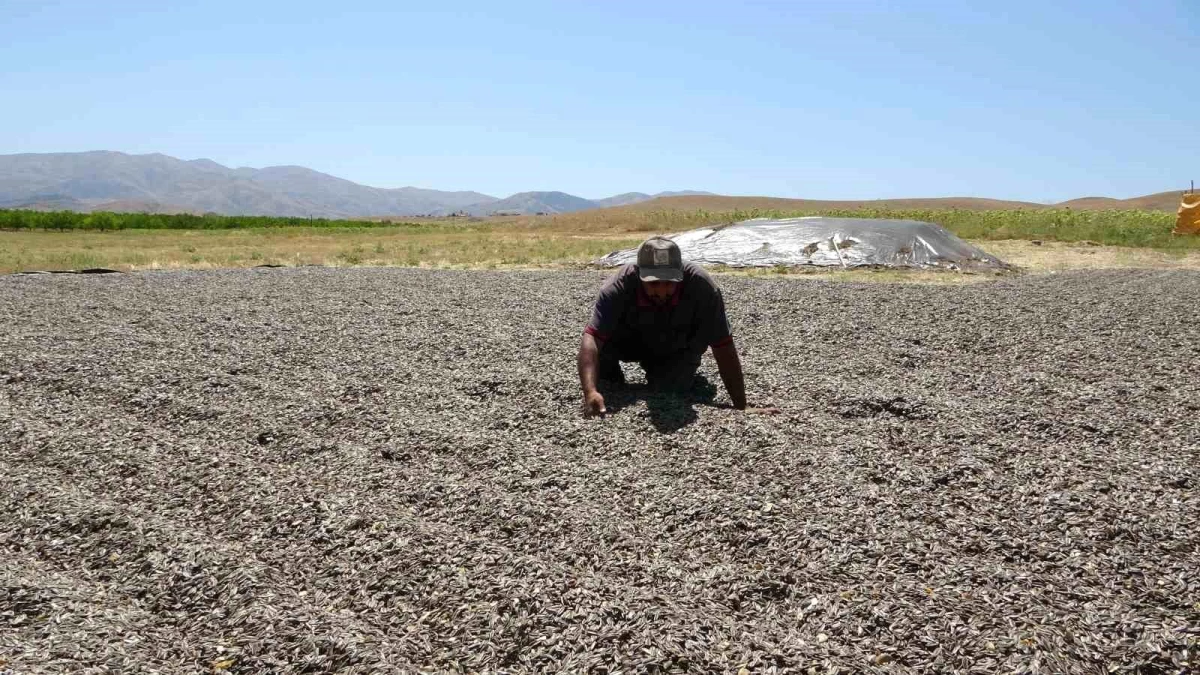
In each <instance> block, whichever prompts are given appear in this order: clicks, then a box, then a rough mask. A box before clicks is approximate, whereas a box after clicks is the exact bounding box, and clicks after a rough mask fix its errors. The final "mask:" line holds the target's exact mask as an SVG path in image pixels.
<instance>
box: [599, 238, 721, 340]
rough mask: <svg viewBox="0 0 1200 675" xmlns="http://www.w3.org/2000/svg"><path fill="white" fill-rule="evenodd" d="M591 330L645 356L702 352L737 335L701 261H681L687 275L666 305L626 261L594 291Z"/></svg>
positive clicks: (714, 284)
mask: <svg viewBox="0 0 1200 675" xmlns="http://www.w3.org/2000/svg"><path fill="white" fill-rule="evenodd" d="M585 331H586V332H587V333H590V334H592V335H594V336H596V338H597V339H600V340H606V341H608V340H612V341H616V342H620V343H622V344H623V345H624V346H625V347H626V348H632V349H634V350H636V351H639V352H642V353H644V354H646V355H647V356H651V357H658V358H669V357H671V356H675V355H682V354H690V355H700V354H703V353H704V351H705V350H707V349H708V348H709V347H719V346H721V345H724V344H727V343H729V342H731V341H732V340H733V335H732V331H731V329H730V326H729V319H728V317H727V316H726V315H725V300H724V298H723V297H722V295H721V289H719V288H718V287H717V285H716V283H715V282H714V281H713V280H712V277H710V276H709V275H708V273H707V272H705V271H704V270H703V269H702V268H701V267H700V266H698V265H696V264H694V263H690V262H686V261H685V262H684V263H683V281H681V282H679V285H678V286H677V288H676V291H675V295H674V296H673V297H672V298H671V299H670V300H669V301H668V302H667V303H666V304H665V305H663V306H659V305H657V304H655V303H654V301H653V300H651V299H650V297H649V296H648V295H647V294H646V291H645V289H644V288H642V281H641V279H640V278H639V277H638V269H637V265H634V264H629V265H625V266H624V267H622V268H621V269H620V270H618V271H617V273H616V274H614V275H613V276H612V277H610V278H609V279H608V281H607V282H605V284H604V286H603V287H602V288H601V289H600V292H599V293H598V294H597V297H596V304H595V306H594V307H593V309H592V319H591V321H589V322H588V325H587V328H586V329H585Z"/></svg>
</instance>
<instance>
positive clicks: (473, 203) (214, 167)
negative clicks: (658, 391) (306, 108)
mask: <svg viewBox="0 0 1200 675" xmlns="http://www.w3.org/2000/svg"><path fill="white" fill-rule="evenodd" d="M1178 204H1179V193H1178V192H1161V193H1156V194H1153V195H1146V196H1143V197H1134V198H1132V199H1112V198H1108V197H1085V198H1080V199H1074V200H1071V201H1068V202H1063V203H1062V204H1056V205H1053V206H1066V207H1071V208H1075V209H1106V208H1137V209H1157V210H1167V211H1174V210H1175V209H1176V208H1177V206H1178ZM634 205H642V206H638V207H637V208H659V207H661V208H692V209H695V208H704V209H709V210H720V209H722V208H730V209H732V208H774V209H780V210H798V209H814V208H817V209H819V208H829V209H835V208H856V207H858V206H876V207H886V208H970V209H993V208H1046V207H1048V206H1052V205H1049V204H1036V203H1032V202H1013V201H998V200H990V199H985V198H976V197H967V198H936V199H891V200H876V201H813V200H795V199H782V198H771V197H731V196H721V195H713V194H712V193H710V192H696V191H681V192H660V193H658V194H653V195H651V194H646V193H642V192H627V193H624V194H619V195H614V196H612V197H607V198H604V199H584V198H583V197H578V196H575V195H570V194H567V193H565V192H552V191H551V192H520V193H517V194H515V195H511V196H509V197H505V198H503V199H501V198H497V197H493V196H491V195H486V194H482V193H479V192H469V191H463V192H447V191H442V190H427V189H421V188H414V187H402V188H391V189H388V188H376V187H368V186H366V185H359V184H358V183H354V182H351V181H348V180H345V179H342V178H338V177H336V176H331V175H329V174H324V173H320V172H319V171H313V170H312V169H307V168H305V167H302V166H272V167H267V168H264V169H252V168H248V167H241V168H236V169H231V168H229V167H226V166H222V165H220V164H218V163H216V162H214V161H212V160H208V159H195V160H181V159H176V158H174V157H169V156H167V155H162V154H150V155H129V154H125V153H122V152H110V151H94V152H72V153H45V154H19V155H0V208H30V209H41V210H71V211H135V212H137V211H143V212H151V213H179V212H192V213H219V214H222V215H270V216H299V217H308V216H314V217H324V218H355V217H371V216H418V215H434V216H440V215H448V214H452V213H463V214H467V215H474V216H484V215H492V214H535V213H550V214H553V213H570V212H574V211H583V210H586V209H597V208H607V207H614V206H634Z"/></svg>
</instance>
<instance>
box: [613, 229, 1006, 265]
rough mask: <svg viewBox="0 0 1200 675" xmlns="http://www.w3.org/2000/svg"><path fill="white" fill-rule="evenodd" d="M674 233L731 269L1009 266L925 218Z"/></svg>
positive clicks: (689, 256)
mask: <svg viewBox="0 0 1200 675" xmlns="http://www.w3.org/2000/svg"><path fill="white" fill-rule="evenodd" d="M670 239H672V240H674V241H675V242H676V243H678V244H679V249H680V252H681V253H683V259H684V260H690V261H692V262H694V263H697V264H700V265H727V266H729V267H775V266H781V265H782V266H788V267H797V266H802V265H816V266H822V267H896V268H902V267H914V268H922V269H933V268H941V269H949V270H964V271H988V270H1002V269H1007V268H1008V265H1007V264H1006V263H1004V262H1003V261H1001V260H1000V259H999V258H996V257H994V256H991V255H989V254H987V253H985V252H983V251H981V250H980V249H978V248H976V247H974V246H971V245H970V244H968V243H967V242H965V241H963V240H962V239H959V238H958V237H956V236H954V234H952V233H951V232H950V231H949V230H947V229H945V228H944V227H941V226H939V225H935V224H933V223H925V222H921V221H918V220H885V219H870V218H825V217H821V216H817V217H811V218H785V219H780V220H772V219H768V218H755V219H752V220H744V221H742V222H740V223H734V224H732V225H727V226H724V227H715V228H704V229H699V230H691V231H690V232H683V233H680V234H676V235H671V236H670ZM636 259H637V249H636V248H632V249H628V250H625V251H615V252H613V253H610V254H608V255H606V256H604V257H602V258H600V259H598V260H597V261H596V262H597V263H598V264H600V265H608V266H616V265H624V264H626V263H631V262H634V261H635V260H636Z"/></svg>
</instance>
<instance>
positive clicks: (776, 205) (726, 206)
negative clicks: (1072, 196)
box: [629, 195, 1046, 211]
mask: <svg viewBox="0 0 1200 675" xmlns="http://www.w3.org/2000/svg"><path fill="white" fill-rule="evenodd" d="M629 208H634V209H642V210H675V209H682V210H691V211H694V210H707V211H734V210H749V209H763V210H768V209H769V210H779V211H815V210H821V209H829V210H833V209H860V208H880V209H974V210H980V211H986V210H996V209H1020V208H1026V209H1030V208H1032V209H1039V208H1046V205H1045V204H1035V203H1033V202H1014V201H1003V200H999V199H981V198H978V197H934V198H929V199H876V200H857V201H855V200H821V199H785V198H782V197H735V196H725V195H699V196H697V195H685V196H679V197H659V198H657V199H652V200H649V201H643V202H639V203H637V204H635V205H632V206H630V207H629Z"/></svg>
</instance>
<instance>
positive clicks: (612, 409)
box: [597, 375, 718, 434]
mask: <svg viewBox="0 0 1200 675" xmlns="http://www.w3.org/2000/svg"><path fill="white" fill-rule="evenodd" d="M597 388H598V389H599V390H600V393H601V394H602V395H603V396H604V407H605V408H606V409H607V410H608V414H609V415H614V414H616V413H618V412H620V411H621V410H622V409H624V408H625V407H627V406H630V405H633V404H635V403H637V402H638V401H645V402H646V411H647V412H646V415H647V416H648V417H649V418H650V423H651V424H652V425H654V428H655V429H656V430H657V431H658V432H659V433H662V434H669V433H674V432H676V431H679V430H680V429H682V428H684V427H686V426H687V425H689V424H691V423H692V422H695V421H696V417H697V415H696V405H697V404H699V405H707V406H711V407H714V408H715V407H718V406H717V405H716V404H714V403H713V401H714V400H715V399H716V397H717V388H716V386H715V385H713V383H712V382H710V381H709V380H708V378H707V377H705V376H703V375H697V376H696V379H695V380H694V381H693V383H692V386H691V388H689V389H686V390H683V391H668V390H659V389H654V388H651V387H650V386H649V385H647V384H645V383H643V382H634V383H629V384H616V383H613V382H608V381H605V380H601V381H600V382H599V383H598V387H597Z"/></svg>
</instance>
